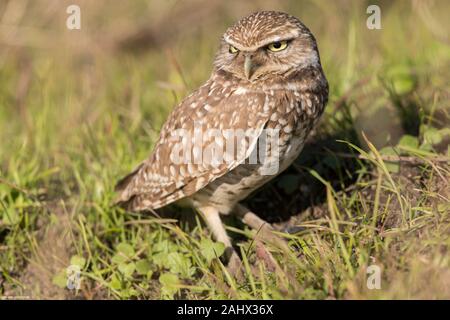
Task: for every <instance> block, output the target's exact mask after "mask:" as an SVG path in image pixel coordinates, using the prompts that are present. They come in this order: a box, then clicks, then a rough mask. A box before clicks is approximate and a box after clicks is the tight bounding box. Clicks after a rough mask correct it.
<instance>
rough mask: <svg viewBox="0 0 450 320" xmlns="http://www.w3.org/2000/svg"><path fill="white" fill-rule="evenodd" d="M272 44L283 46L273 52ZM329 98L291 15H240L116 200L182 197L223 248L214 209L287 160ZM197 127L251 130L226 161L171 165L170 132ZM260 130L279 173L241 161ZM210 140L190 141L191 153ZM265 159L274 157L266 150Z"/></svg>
mask: <svg viewBox="0 0 450 320" xmlns="http://www.w3.org/2000/svg"><path fill="white" fill-rule="evenodd" d="M274 43H275V44H274ZM271 44H274V46H275V47H281V45H284V44H286V48H285V49H283V50H280V51H279V52H272V51H271V50H269V49H268V48H269V47H268V46H270V45H271ZM280 44H281V45H280ZM275 49H277V48H275ZM327 99H328V83H327V81H326V78H325V76H324V74H323V71H322V67H321V65H320V58H319V53H318V49H317V45H316V41H315V39H314V37H313V35H312V34H311V32H310V31H309V30H308V29H307V28H306V27H305V26H304V25H303V24H302V23H301V22H300V21H299V20H298V19H297V18H295V17H293V16H290V15H288V14H285V13H280V12H272V11H265V12H258V13H254V14H252V15H250V16H248V17H246V18H243V19H242V20H240V21H239V22H237V23H236V24H235V25H234V26H232V27H230V28H229V29H228V30H227V31H226V32H225V34H224V36H223V37H222V39H221V44H220V47H219V50H218V53H217V55H216V59H215V61H214V68H213V72H212V75H211V77H210V79H209V80H208V81H207V82H206V83H205V84H204V85H203V86H201V87H200V88H199V89H197V90H196V91H195V92H193V93H192V94H191V95H189V96H188V97H187V98H185V99H184V100H183V101H182V102H181V103H180V104H179V105H178V106H177V107H176V108H175V109H174V110H173V112H172V113H171V115H170V116H169V118H168V120H167V122H166V123H165V124H164V126H163V128H162V130H161V134H160V138H159V141H158V142H157V143H156V146H155V148H154V150H153V153H152V154H151V155H150V157H149V159H147V160H146V161H144V162H143V163H142V164H141V165H139V166H138V168H137V169H136V170H135V171H133V172H132V173H131V174H130V175H128V176H127V177H125V178H124V179H122V180H121V181H120V182H119V184H118V186H117V190H118V191H119V197H118V203H119V204H121V205H123V206H125V207H126V208H127V209H129V210H132V211H142V210H148V209H158V208H160V207H162V206H165V205H168V204H170V203H173V202H176V201H178V200H181V199H185V200H188V201H189V203H190V204H191V205H193V206H194V207H196V208H198V209H199V210H200V211H202V213H203V214H204V215H205V216H206V220H207V222H209V224H210V226H212V229H213V231H214V233H215V235H216V237H217V238H218V239H219V240H220V241H223V242H225V243H226V244H227V245H229V241H228V240H227V237H226V236H225V235H224V234H223V233H224V231H223V230H222V229H223V227H222V229H221V228H220V227H219V226H217V223H218V220H217V218H216V216H218V212H220V213H222V214H228V213H230V212H232V211H233V209H234V208H235V205H236V204H237V203H238V202H239V201H240V200H242V199H244V198H245V197H246V196H247V195H248V194H249V193H250V192H252V191H254V190H255V189H256V188H258V187H260V186H261V185H263V184H264V183H266V182H267V181H269V180H270V179H272V178H273V177H275V176H276V174H277V173H279V172H281V171H283V170H284V169H286V168H287V167H288V166H289V165H290V164H291V163H292V161H293V160H294V159H295V158H296V157H297V156H298V155H299V153H300V151H301V149H302V147H303V144H304V141H305V139H306V137H307V135H308V133H309V132H310V131H311V129H312V128H313V126H314V125H315V124H316V122H317V120H318V119H319V117H320V115H321V114H322V112H323V110H324V107H325V105H326V103H327ZM199 124H200V125H201V128H202V130H207V129H211V128H218V129H219V130H220V132H225V131H226V130H227V129H243V130H247V129H249V128H251V129H254V132H255V134H254V135H252V136H250V137H248V139H247V142H248V143H247V144H246V147H245V148H246V149H245V150H243V152H241V153H240V154H235V156H236V157H235V158H234V159H233V160H232V161H227V162H224V163H220V164H218V165H217V164H216V165H212V164H209V163H192V162H188V163H181V164H180V163H174V161H173V159H171V157H172V153H173V149H174V146H175V144H176V143H177V140H176V139H174V132H176V130H177V129H185V130H187V132H191V133H193V131H194V128H195V125H197V126H198V125H199ZM265 129H277V130H279V133H280V135H279V141H280V145H279V154H278V161H279V170H278V171H277V172H276V174H272V175H263V174H262V173H261V170H262V166H263V165H262V164H260V163H259V164H258V163H256V164H250V163H248V161H246V160H247V159H248V157H249V155H250V154H251V152H252V151H253V150H254V148H255V147H256V145H257V143H258V139H259V138H260V135H261V132H263V130H265ZM212 139H214V137H212V138H210V139H209V140H207V141H203V142H202V143H203V145H193V148H194V149H193V152H194V153H195V152H196V149H195V148H198V149H197V152H198V150H202V148H204V146H205V145H206V144H207V143H209V142H211V141H212ZM266 156H267V157H268V158H270V157H271V156H273V155H272V154H270V150H268V151H267V155H266ZM203 208H207V209H205V210H202V209H203ZM210 216H214V218H208V217H210ZM219 221H220V220H219Z"/></svg>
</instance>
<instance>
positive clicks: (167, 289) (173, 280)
mask: <svg viewBox="0 0 450 320" xmlns="http://www.w3.org/2000/svg"><path fill="white" fill-rule="evenodd" d="M159 282H160V283H161V285H162V288H161V293H162V294H163V295H165V296H168V297H170V298H172V297H173V295H174V294H175V293H177V291H178V289H179V285H180V280H179V279H178V277H177V276H176V275H175V274H172V273H163V274H162V275H161V276H160V277H159Z"/></svg>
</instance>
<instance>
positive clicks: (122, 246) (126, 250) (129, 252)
mask: <svg viewBox="0 0 450 320" xmlns="http://www.w3.org/2000/svg"><path fill="white" fill-rule="evenodd" d="M116 249H117V251H118V252H120V253H123V254H124V255H125V256H127V257H128V258H131V257H133V256H134V254H135V251H134V248H133V247H132V246H131V245H129V244H128V243H124V242H121V243H119V244H118V245H117V247H116Z"/></svg>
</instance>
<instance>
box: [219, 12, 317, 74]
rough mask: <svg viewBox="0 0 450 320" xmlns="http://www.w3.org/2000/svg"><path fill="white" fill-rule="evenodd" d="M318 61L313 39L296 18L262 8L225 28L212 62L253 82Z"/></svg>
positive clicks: (288, 72) (287, 72)
mask: <svg viewBox="0 0 450 320" xmlns="http://www.w3.org/2000/svg"><path fill="white" fill-rule="evenodd" d="M319 63H320V61H319V54H318V51H317V45H316V42H315V39H314V37H313V35H312V34H311V32H310V31H309V30H308V28H306V27H305V26H304V25H303V24H302V23H301V22H300V20H298V19H297V18H295V17H293V16H291V15H288V14H286V13H282V12H272V11H262V12H257V13H254V14H252V15H250V16H248V17H245V18H243V19H241V20H240V21H238V22H237V23H236V24H235V25H234V26H232V27H230V28H229V29H228V30H227V31H226V32H225V34H224V36H223V38H222V43H221V46H220V50H219V52H218V53H217V55H216V59H215V62H214V65H215V67H216V68H217V69H220V70H224V71H226V72H228V73H229V74H230V75H232V76H234V77H236V78H239V79H242V80H247V81H249V82H256V81H259V80H264V79H267V78H270V77H276V78H278V79H279V78H281V79H282V78H283V77H284V76H287V75H288V74H290V73H291V71H294V70H298V69H301V68H305V67H309V66H315V65H316V66H318V65H319Z"/></svg>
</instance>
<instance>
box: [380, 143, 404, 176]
mask: <svg viewBox="0 0 450 320" xmlns="http://www.w3.org/2000/svg"><path fill="white" fill-rule="evenodd" d="M380 154H381V155H385V156H397V155H398V153H397V152H396V150H395V149H394V148H393V147H384V148H383V149H381V150H380ZM384 164H385V165H386V168H387V169H388V171H389V172H392V173H398V172H399V171H400V164H399V163H398V162H389V161H384Z"/></svg>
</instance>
